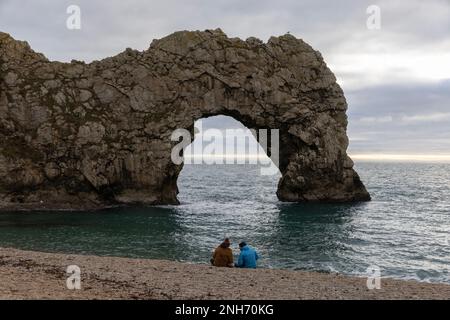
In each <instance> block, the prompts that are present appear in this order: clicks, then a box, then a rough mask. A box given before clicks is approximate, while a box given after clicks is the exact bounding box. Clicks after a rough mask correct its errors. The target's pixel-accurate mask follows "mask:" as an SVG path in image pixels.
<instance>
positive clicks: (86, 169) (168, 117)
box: [0, 29, 370, 210]
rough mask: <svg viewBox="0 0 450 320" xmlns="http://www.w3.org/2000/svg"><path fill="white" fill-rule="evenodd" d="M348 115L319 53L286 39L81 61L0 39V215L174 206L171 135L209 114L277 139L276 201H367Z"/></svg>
mask: <svg viewBox="0 0 450 320" xmlns="http://www.w3.org/2000/svg"><path fill="white" fill-rule="evenodd" d="M346 109H347V103H346V100H345V98H344V94H343V92H342V90H341V88H340V87H339V85H338V84H337V83H336V79H335V77H334V75H333V73H332V72H331V71H330V70H329V69H328V67H327V66H326V64H325V62H324V61H323V59H322V56H321V54H320V53H319V52H317V51H315V50H313V49H312V48H311V47H310V46H309V45H308V44H306V43H305V42H303V41H302V40H300V39H296V38H295V37H294V36H292V35H284V36H280V37H272V38H270V39H269V41H268V42H267V43H263V42H262V41H260V40H258V39H256V38H248V39H247V40H245V41H243V40H241V39H238V38H228V37H227V36H226V35H225V34H224V33H223V32H222V31H221V30H219V29H217V30H206V31H204V32H200V31H195V32H190V31H181V32H175V33H173V34H171V35H169V36H167V37H165V38H163V39H160V40H154V41H153V42H152V43H151V45H150V47H149V49H148V50H146V51H143V52H139V51H136V50H132V49H127V50H125V51H124V52H122V53H120V54H118V55H117V56H114V57H111V58H106V59H104V60H102V61H94V62H92V63H89V64H86V63H84V62H80V61H72V62H71V63H60V62H51V61H49V60H48V59H47V58H46V57H45V56H44V55H42V54H40V53H36V52H34V51H33V50H32V49H31V48H30V46H29V45H28V44H27V43H26V42H22V41H17V40H14V39H13V38H12V37H11V36H9V35H8V34H6V33H0V207H1V208H3V209H6V208H7V209H13V210H14V209H22V208H29V209H87V208H102V207H108V206H113V205H117V204H177V203H178V200H177V193H178V190H177V177H178V174H179V173H180V170H181V169H182V165H176V164H174V163H173V162H172V161H171V156H170V155H171V149H172V148H173V146H174V145H175V144H176V143H175V142H172V141H171V139H170V137H171V134H172V132H173V131H174V130H175V129H178V128H186V129H189V130H191V132H192V131H193V130H194V121H196V120H197V119H200V118H204V117H208V116H213V115H227V116H232V117H233V118H235V119H237V120H239V121H241V122H242V123H243V124H244V125H245V126H246V127H248V128H252V129H253V128H255V129H258V128H269V129H270V128H276V129H279V130H280V131H279V134H280V150H279V157H280V162H279V169H280V171H281V173H282V178H281V180H280V181H279V185H278V191H277V195H278V198H279V199H280V200H283V201H299V202H302V201H340V202H341V201H359V200H369V199H370V196H369V194H368V192H367V191H366V189H365V187H364V185H363V184H362V182H361V181H360V179H359V177H358V174H357V173H356V172H355V171H354V170H353V162H352V160H351V159H350V158H349V157H348V156H347V153H346V149H347V146H348V138H347V134H346V127H347V116H346V113H345V112H346Z"/></svg>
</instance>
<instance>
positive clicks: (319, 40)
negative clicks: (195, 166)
mask: <svg viewBox="0 0 450 320" xmlns="http://www.w3.org/2000/svg"><path fill="white" fill-rule="evenodd" d="M69 5H78V6H79V7H80V8H81V29H80V30H69V29H67V28H66V20H67V18H68V16H69V14H67V12H66V10H67V7H68V6H69ZM370 5H377V6H378V7H379V8H380V10H381V11H380V17H381V24H380V29H369V28H368V27H367V19H368V18H369V17H370V14H368V13H367V8H368V7H369V6H370ZM217 27H220V28H221V29H222V30H223V31H224V32H225V33H227V34H228V36H238V37H241V38H244V39H245V38H247V37H249V36H256V37H258V38H260V39H262V40H264V41H266V40H267V39H268V38H269V37H270V36H271V35H281V34H285V33H286V32H290V33H291V34H293V35H295V36H296V37H298V38H302V39H304V40H305V41H306V42H308V43H309V44H311V45H312V46H313V47H314V48H315V49H317V50H319V51H321V52H322V54H323V56H324V58H325V61H326V62H327V64H328V65H329V66H330V68H331V70H332V71H333V72H334V73H335V74H336V77H337V78H338V82H339V83H340V84H341V86H342V87H343V89H344V92H345V95H346V97H347V100H348V104H349V111H348V115H349V136H350V141H351V143H350V153H351V154H353V155H361V154H365V155H383V154H401V155H428V156H429V155H450V0H428V1H420V0H386V1H375V0H370V1H366V0H343V1H331V0H330V1H319V0H303V1H302V0H286V1H283V0H278V1H265V0H215V1H211V0H204V1H201V0H192V1H189V0H184V1H173V0H164V1H151V0H142V1H140V0H128V1H120V0H108V1H107V0H101V1H100V0H78V1H77V0H70V1H65V0H40V1H35V0H21V1H17V0H0V30H1V31H3V32H8V33H10V34H11V35H12V36H13V37H15V38H16V39H20V40H26V41H28V42H29V43H30V45H31V46H32V47H33V48H34V49H35V50H36V51H39V52H42V53H44V54H45V55H46V56H47V57H48V58H49V59H51V60H60V61H70V60H72V59H77V60H85V61H87V62H89V61H92V60H96V59H101V58H104V57H106V56H111V55H114V54H117V53H119V52H121V51H123V50H124V49H125V48H127V47H132V48H135V49H139V50H144V49H146V48H148V46H149V44H150V42H151V40H152V39H154V38H161V37H163V36H165V35H167V34H170V33H172V32H174V31H177V30H184V29H188V30H203V29H215V28H217ZM214 121H215V122H214ZM219 122H222V125H223V123H225V122H223V119H222V120H220V119H219V120H218V119H215V120H213V121H212V122H211V123H210V125H213V124H217V123H219ZM227 123H228V122H227Z"/></svg>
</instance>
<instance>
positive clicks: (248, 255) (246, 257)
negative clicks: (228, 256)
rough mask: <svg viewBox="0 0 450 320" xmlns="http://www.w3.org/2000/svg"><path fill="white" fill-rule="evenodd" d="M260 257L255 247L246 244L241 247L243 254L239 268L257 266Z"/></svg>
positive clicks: (239, 260)
mask: <svg viewBox="0 0 450 320" xmlns="http://www.w3.org/2000/svg"><path fill="white" fill-rule="evenodd" d="M258 259H259V256H258V253H257V252H256V250H255V249H253V248H250V247H249V246H245V247H242V248H241V254H240V255H239V259H238V263H237V264H236V267H238V268H253V269H254V268H256V260H258Z"/></svg>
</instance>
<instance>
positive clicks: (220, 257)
mask: <svg viewBox="0 0 450 320" xmlns="http://www.w3.org/2000/svg"><path fill="white" fill-rule="evenodd" d="M213 259H214V262H213V265H214V266H216V267H232V266H233V252H232V251H231V249H230V248H226V247H223V246H222V245H220V246H218V247H217V248H216V250H214V254H213Z"/></svg>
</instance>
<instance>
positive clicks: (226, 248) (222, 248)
mask: <svg viewBox="0 0 450 320" xmlns="http://www.w3.org/2000/svg"><path fill="white" fill-rule="evenodd" d="M230 246H231V242H230V239H229V238H225V240H224V241H223V242H222V243H221V244H220V245H219V246H218V247H217V248H216V249H215V250H214V253H213V257H212V259H211V264H212V265H213V266H215V267H229V268H232V267H237V268H252V269H254V268H256V262H257V260H258V259H259V256H258V253H257V252H256V250H255V249H253V248H252V247H250V246H248V245H247V243H245V242H241V243H239V249H240V250H241V253H240V254H239V258H238V262H237V263H236V264H234V263H233V251H232V250H231V248H230Z"/></svg>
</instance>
